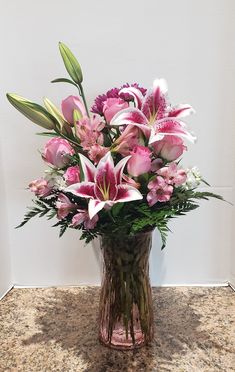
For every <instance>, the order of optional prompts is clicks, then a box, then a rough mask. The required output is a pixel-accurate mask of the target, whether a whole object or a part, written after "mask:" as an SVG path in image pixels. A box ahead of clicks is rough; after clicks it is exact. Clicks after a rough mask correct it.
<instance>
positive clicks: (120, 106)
mask: <svg viewBox="0 0 235 372" xmlns="http://www.w3.org/2000/svg"><path fill="white" fill-rule="evenodd" d="M127 107H129V105H128V103H127V102H125V101H124V100H123V99H122V98H107V100H106V101H105V102H104V105H103V113H104V116H105V119H106V120H107V122H108V123H110V121H111V119H112V118H113V116H114V115H115V114H116V113H117V112H119V111H121V110H124V109H125V108H127Z"/></svg>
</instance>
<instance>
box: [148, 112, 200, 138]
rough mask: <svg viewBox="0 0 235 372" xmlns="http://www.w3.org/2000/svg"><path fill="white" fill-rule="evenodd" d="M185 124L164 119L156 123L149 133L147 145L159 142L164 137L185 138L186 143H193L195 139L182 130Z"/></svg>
mask: <svg viewBox="0 0 235 372" xmlns="http://www.w3.org/2000/svg"><path fill="white" fill-rule="evenodd" d="M184 127H185V123H183V122H181V121H180V120H174V119H173V118H172V119H171V118H168V119H167V118H166V119H163V120H161V121H160V123H159V122H158V123H157V124H156V125H155V127H154V128H153V129H152V131H151V135H150V139H149V144H151V143H154V142H156V141H160V140H161V139H162V138H163V137H164V136H177V137H183V138H186V139H187V140H188V141H190V142H192V143H195V142H196V137H195V136H194V135H193V134H191V133H190V132H189V131H187V130H186V129H184Z"/></svg>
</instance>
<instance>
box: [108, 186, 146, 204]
mask: <svg viewBox="0 0 235 372" xmlns="http://www.w3.org/2000/svg"><path fill="white" fill-rule="evenodd" d="M141 199H143V195H142V194H141V193H140V192H139V190H137V189H136V188H135V187H132V186H129V185H126V184H122V185H118V192H117V196H116V200H115V202H116V203H117V202H119V203H121V202H129V201H133V200H141Z"/></svg>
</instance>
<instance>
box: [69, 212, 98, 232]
mask: <svg viewBox="0 0 235 372" xmlns="http://www.w3.org/2000/svg"><path fill="white" fill-rule="evenodd" d="M78 212H79V213H77V214H75V215H74V216H73V219H72V226H73V227H76V226H78V225H81V223H83V224H84V227H85V229H87V230H90V229H94V227H95V225H96V224H97V222H98V220H99V217H98V215H97V214H96V215H95V216H94V217H93V218H92V219H90V217H89V214H88V211H86V210H82V209H78Z"/></svg>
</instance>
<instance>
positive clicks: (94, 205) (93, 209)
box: [88, 199, 105, 219]
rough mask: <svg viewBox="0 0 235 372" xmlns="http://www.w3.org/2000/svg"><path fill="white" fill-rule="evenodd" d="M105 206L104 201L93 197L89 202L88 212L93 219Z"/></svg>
mask: <svg viewBox="0 0 235 372" xmlns="http://www.w3.org/2000/svg"><path fill="white" fill-rule="evenodd" d="M104 206H105V202H104V201H99V200H94V199H91V200H90V201H89V204H88V214H89V217H90V219H92V218H93V217H94V216H95V215H96V214H97V213H98V212H99V211H101V209H103V208H104Z"/></svg>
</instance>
